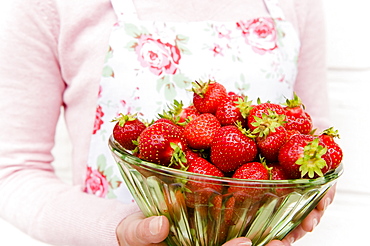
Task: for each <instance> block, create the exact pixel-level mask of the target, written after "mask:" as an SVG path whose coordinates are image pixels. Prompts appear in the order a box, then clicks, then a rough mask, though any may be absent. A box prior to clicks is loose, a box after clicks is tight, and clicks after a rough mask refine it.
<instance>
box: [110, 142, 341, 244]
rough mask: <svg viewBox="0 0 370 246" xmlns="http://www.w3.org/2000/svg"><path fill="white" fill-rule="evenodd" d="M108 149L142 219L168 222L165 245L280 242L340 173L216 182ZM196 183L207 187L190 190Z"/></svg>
mask: <svg viewBox="0 0 370 246" xmlns="http://www.w3.org/2000/svg"><path fill="white" fill-rule="evenodd" d="M109 148H110V150H111V151H112V154H113V157H114V159H115V161H116V162H117V164H118V167H119V170H120V172H121V174H122V178H123V179H124V181H125V183H126V185H127V186H128V188H129V190H130V192H131V193H132V195H133V197H134V199H135V201H136V202H137V204H138V206H139V207H140V209H141V211H142V212H143V213H144V215H145V216H152V215H164V216H166V217H167V218H168V219H169V221H170V225H171V226H170V233H169V236H168V237H167V239H166V243H167V244H168V245H169V246H179V245H182V246H200V245H202V246H219V245H222V244H223V243H224V242H226V241H228V240H231V239H233V238H236V237H240V236H245V237H248V238H250V239H251V240H252V242H253V245H254V246H262V245H266V244H267V243H268V242H270V241H271V240H273V239H279V240H281V239H282V238H284V236H285V235H287V234H288V233H289V232H290V231H291V230H293V229H294V228H295V227H296V226H297V225H299V224H300V222H301V221H302V220H303V219H304V218H305V217H306V216H307V215H308V214H309V213H310V212H311V211H312V210H313V209H314V208H315V206H316V205H317V203H318V202H319V201H320V199H321V198H322V197H323V196H324V195H325V194H326V192H327V191H328V189H329V188H330V187H331V186H333V185H334V184H335V183H336V181H337V178H338V177H339V176H340V175H341V174H342V171H343V169H342V165H341V166H340V167H338V168H337V169H336V170H334V171H333V172H331V173H329V174H327V175H325V176H324V177H320V178H317V179H296V180H262V181H261V180H242V179H233V178H219V177H213V176H205V175H199V174H194V173H190V172H186V171H181V170H177V169H173V168H168V167H164V166H160V165H157V164H153V163H150V162H146V161H143V160H141V159H139V158H137V157H135V156H133V155H132V154H131V153H129V152H128V151H126V150H124V149H123V148H122V147H120V145H119V144H118V143H117V142H116V141H115V140H114V139H113V137H110V139H109ZM197 183H198V184H199V183H201V184H202V185H204V184H208V188H204V189H198V190H195V189H193V188H192V187H194V184H197ZM210 186H211V187H212V188H210ZM230 187H233V188H231V189H230ZM230 190H233V192H230Z"/></svg>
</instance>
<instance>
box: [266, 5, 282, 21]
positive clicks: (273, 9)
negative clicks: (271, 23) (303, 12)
mask: <svg viewBox="0 0 370 246" xmlns="http://www.w3.org/2000/svg"><path fill="white" fill-rule="evenodd" d="M264 1H265V5H266V8H267V10H268V12H269V13H270V15H271V17H272V18H273V19H280V20H285V15H284V13H283V10H282V9H281V7H280V6H279V0H264Z"/></svg>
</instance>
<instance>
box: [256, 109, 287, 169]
mask: <svg viewBox="0 0 370 246" xmlns="http://www.w3.org/2000/svg"><path fill="white" fill-rule="evenodd" d="M268 112H269V114H268V115H267V114H265V113H262V115H261V117H257V116H255V117H254V120H255V122H253V123H252V126H253V127H255V128H254V130H253V131H252V134H254V135H256V136H257V137H256V143H257V146H258V149H259V151H260V153H261V154H262V156H263V157H265V158H266V160H267V161H268V162H275V161H277V160H278V154H279V150H280V148H281V146H282V145H283V144H284V143H285V142H286V138H287V131H286V129H285V128H284V126H283V125H284V123H285V121H284V118H285V116H284V115H279V114H277V113H275V112H273V111H270V109H269V110H268Z"/></svg>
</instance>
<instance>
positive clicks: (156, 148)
mask: <svg viewBox="0 0 370 246" xmlns="http://www.w3.org/2000/svg"><path fill="white" fill-rule="evenodd" d="M138 142H139V145H138V147H139V157H140V158H141V159H143V160H146V161H150V162H154V163H157V164H160V165H164V166H170V165H181V163H182V162H186V158H185V155H184V153H183V151H185V150H186V149H187V143H186V139H185V138H184V135H183V132H182V131H181V130H180V129H179V128H178V127H176V126H175V125H173V124H169V123H167V122H157V123H154V124H152V125H150V126H148V127H147V128H146V129H145V130H144V131H143V132H142V133H141V134H140V136H139V141H138Z"/></svg>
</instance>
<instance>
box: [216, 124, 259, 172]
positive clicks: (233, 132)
mask: <svg viewBox="0 0 370 246" xmlns="http://www.w3.org/2000/svg"><path fill="white" fill-rule="evenodd" d="M246 134H247V133H246V131H245V129H243V128H241V126H240V125H239V127H237V126H235V125H231V126H223V127H221V128H220V129H219V130H218V131H217V134H216V136H215V137H214V139H213V142H212V145H211V155H210V159H211V162H212V163H213V164H214V165H215V166H217V167H218V168H219V169H220V170H221V171H223V172H225V173H227V172H232V171H234V170H236V169H237V168H238V167H239V166H240V165H241V164H243V163H245V162H249V161H252V160H254V158H255V157H256V155H257V145H256V143H255V141H254V140H253V139H251V138H250V137H248V136H247V135H246Z"/></svg>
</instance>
